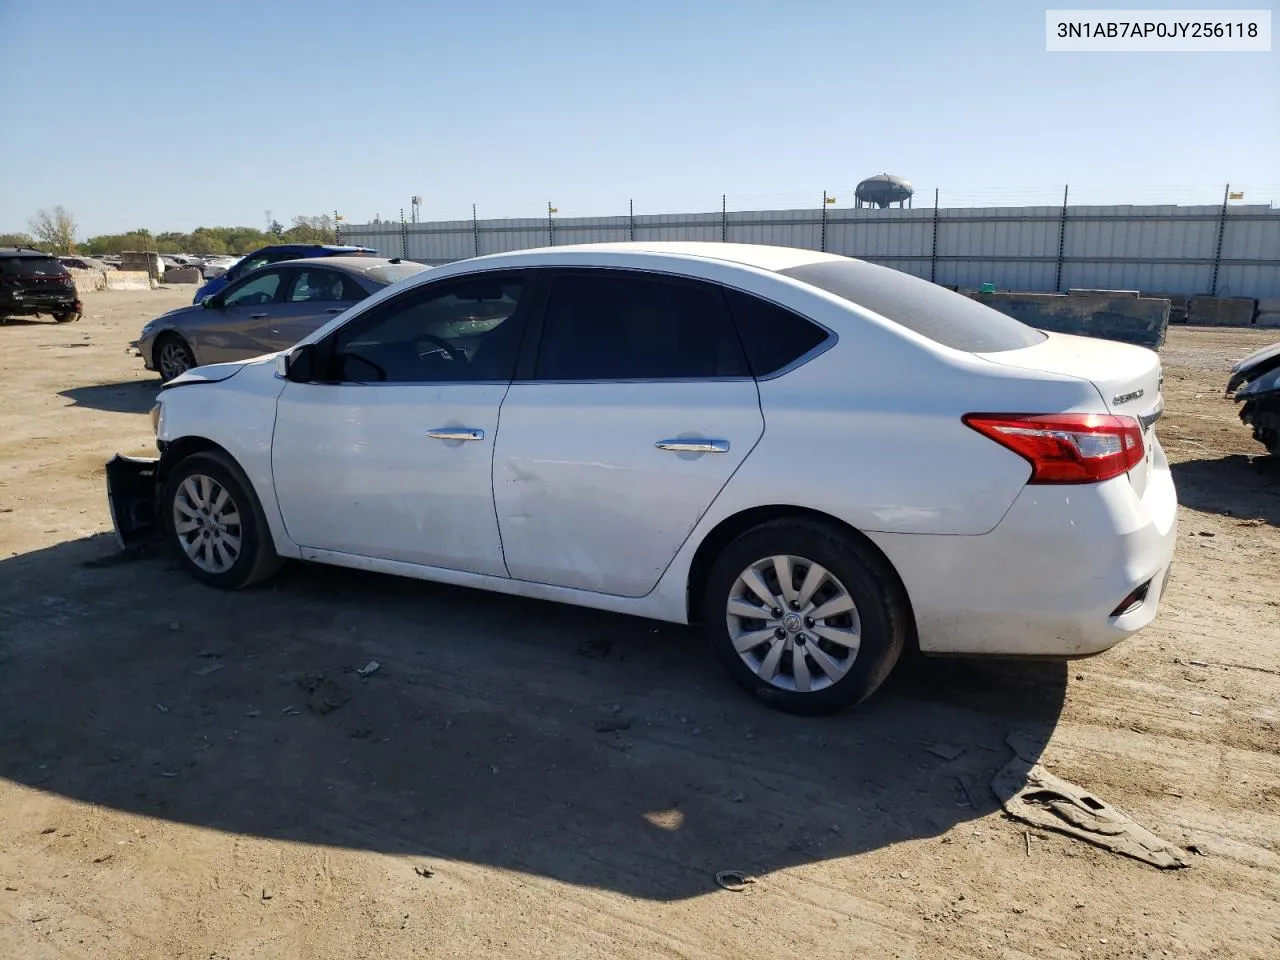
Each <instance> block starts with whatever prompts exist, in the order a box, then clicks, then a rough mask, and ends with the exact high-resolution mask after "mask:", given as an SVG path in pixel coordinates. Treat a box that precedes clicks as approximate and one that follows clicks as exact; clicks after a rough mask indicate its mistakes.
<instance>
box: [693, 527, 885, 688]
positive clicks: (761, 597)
mask: <svg viewBox="0 0 1280 960" xmlns="http://www.w3.org/2000/svg"><path fill="white" fill-rule="evenodd" d="M702 616H703V624H704V629H705V630H706V632H707V636H708V639H709V640H710V642H711V645H712V648H713V649H714V651H715V653H716V655H717V657H719V659H720V661H721V662H722V663H723V664H724V666H725V668H726V669H727V670H728V671H729V674H730V676H732V677H733V679H734V680H735V681H736V682H737V683H738V685H739V686H741V687H742V688H743V689H744V690H746V691H747V692H748V693H751V694H753V695H754V696H756V697H757V698H759V699H760V700H763V701H764V702H766V703H768V704H769V705H770V706H774V707H777V708H778V709H781V710H785V711H788V712H791V713H806V714H821V713H831V712H833V711H835V710H839V709H841V708H843V707H849V706H852V705H854V704H856V703H859V702H861V701H862V700H865V699H866V698H867V697H868V696H870V695H871V694H872V693H873V692H874V691H875V689H876V688H877V687H879V686H880V684H881V683H883V682H884V679H885V678H886V677H887V676H888V675H889V672H890V671H891V670H892V669H893V666H894V664H895V663H897V661H898V657H899V655H900V654H901V652H902V648H903V646H904V643H905V640H906V636H907V622H908V621H907V618H908V616H909V614H908V609H907V603H906V599H905V596H904V594H903V591H902V587H901V585H900V584H899V583H898V580H897V577H896V576H895V575H894V573H893V571H892V570H891V569H889V568H888V565H887V564H886V563H885V562H884V560H883V559H882V558H881V557H880V556H879V555H878V554H876V553H875V552H874V551H873V550H871V549H870V548H868V547H867V546H865V545H864V544H862V543H859V542H858V541H857V540H856V539H854V538H853V537H850V536H848V535H847V534H845V533H844V532H842V531H840V530H839V529H837V528H835V527H834V526H831V525H827V524H824V523H821V522H816V521H811V520H802V519H795V520H776V521H772V522H770V523H766V524H763V525H761V526H759V527H756V528H755V529H753V530H749V531H747V532H746V533H744V534H742V535H741V536H739V537H738V538H737V539H736V540H734V541H733V542H732V543H730V544H729V546H728V547H726V548H725V550H724V552H723V553H722V554H721V555H720V557H719V558H718V559H717V560H716V562H715V564H714V565H713V567H712V570H711V575H710V577H709V578H708V581H707V590H706V594H705V596H704V600H703V610H702Z"/></svg>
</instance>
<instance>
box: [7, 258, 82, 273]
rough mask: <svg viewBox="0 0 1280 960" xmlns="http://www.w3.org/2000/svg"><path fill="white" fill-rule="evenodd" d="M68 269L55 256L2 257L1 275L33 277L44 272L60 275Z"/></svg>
mask: <svg viewBox="0 0 1280 960" xmlns="http://www.w3.org/2000/svg"><path fill="white" fill-rule="evenodd" d="M66 272H67V271H66V270H65V269H64V268H63V266H62V264H60V263H59V262H58V261H57V260H55V259H54V258H53V257H0V276H3V277H31V276H35V275H37V274H43V275H45V276H49V277H60V276H62V275H63V274H65V273H66Z"/></svg>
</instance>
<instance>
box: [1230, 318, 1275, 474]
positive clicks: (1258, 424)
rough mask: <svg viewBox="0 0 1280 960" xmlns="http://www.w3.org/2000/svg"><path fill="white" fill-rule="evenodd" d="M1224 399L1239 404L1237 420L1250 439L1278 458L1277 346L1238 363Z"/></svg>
mask: <svg viewBox="0 0 1280 960" xmlns="http://www.w3.org/2000/svg"><path fill="white" fill-rule="evenodd" d="M1227 396H1229V397H1231V398H1232V399H1234V400H1235V401H1236V403H1239V404H1241V407H1240V419H1241V420H1242V421H1243V422H1244V423H1245V425H1246V426H1249V427H1252V428H1253V439H1255V440H1257V441H1258V442H1259V443H1260V444H1262V445H1263V446H1264V447H1266V448H1267V451H1268V452H1269V453H1270V454H1271V455H1272V456H1273V457H1280V343H1273V344H1272V345H1271V346H1269V347H1263V348H1262V349H1261V350H1256V351H1254V352H1253V353H1251V354H1249V355H1248V356H1247V357H1244V358H1243V359H1241V360H1238V361H1237V362H1236V365H1235V366H1233V367H1232V368H1231V378H1230V379H1229V380H1228V381H1227Z"/></svg>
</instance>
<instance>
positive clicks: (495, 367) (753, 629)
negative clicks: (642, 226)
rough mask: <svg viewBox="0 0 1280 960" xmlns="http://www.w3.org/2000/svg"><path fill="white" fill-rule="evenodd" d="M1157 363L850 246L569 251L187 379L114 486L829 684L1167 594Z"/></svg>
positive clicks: (768, 676) (312, 547)
mask: <svg viewBox="0 0 1280 960" xmlns="http://www.w3.org/2000/svg"><path fill="white" fill-rule="evenodd" d="M1161 380H1162V377H1161V371H1160V361H1159V359H1158V357H1157V356H1156V354H1155V353H1153V352H1152V351H1149V350H1145V349H1141V348H1139V347H1134V346H1128V345H1124V344H1118V343H1112V342H1108V341H1104V340H1097V339H1086V338H1080V337H1072V336H1064V335H1061V334H1056V333H1043V332H1041V331H1039V330H1035V329H1032V328H1031V327H1028V326H1025V325H1024V324H1022V323H1019V322H1017V321H1016V320H1013V319H1011V318H1009V317H1007V316H1005V315H1003V314H1001V313H997V312H996V311H994V310H991V309H989V308H987V307H985V306H983V305H981V304H979V303H977V302H975V301H973V300H970V299H968V298H966V297H963V296H960V295H958V294H955V293H952V292H950V291H948V290H945V289H943V288H942V287H938V286H934V285H933V284H931V283H928V282H926V281H924V280H919V279H916V278H915V277H911V276H908V275H907V274H904V273H900V272H897V271H895V270H890V269H887V268H885V267H880V266H875V265H872V264H869V263H865V262H862V261H858V260H851V259H848V258H844V257H838V256H832V255H829V254H821V253H815V252H813V251H809V250H798V249H791V248H782V247H764V246H752V245H746V244H720V243H629V244H597V245H590V246H575V247H555V248H549V249H542V250H526V251H520V252H515V253H507V254H499V255H495V256H486V257H479V258H476V259H473V260H467V261H463V262H460V263H454V264H451V265H448V266H443V267H439V268H436V269H434V270H431V271H429V272H425V273H423V274H420V275H418V276H415V277H412V278H409V279H407V280H404V281H401V282H399V283H397V284H394V285H392V286H390V287H387V288H385V289H384V290H382V291H381V292H379V293H377V294H375V295H374V296H372V297H370V298H368V299H367V300H365V301H364V302H362V303H360V304H358V305H357V306H355V307H353V308H352V309H350V310H348V311H346V312H345V313H344V314H342V315H341V316H339V317H337V318H335V319H334V320H333V321H332V322H331V323H329V324H328V325H326V326H324V327H321V328H320V329H319V330H317V331H316V332H315V333H314V334H312V335H311V336H309V337H308V338H307V339H305V340H304V341H302V342H301V343H300V344H298V345H297V346H294V347H293V348H291V349H290V350H288V351H285V352H284V353H280V354H272V355H269V356H265V357H260V358H257V359H253V360H249V361H247V362H239V363H221V364H215V365H212V366H206V367H200V368H197V369H195V370H192V371H191V372H189V373H187V374H184V375H183V376H180V377H178V378H177V379H175V380H173V381H171V382H170V383H168V384H167V385H166V386H165V388H164V389H163V391H162V392H161V394H160V398H159V402H158V404H157V407H156V409H155V410H154V411H153V420H154V423H155V427H156V434H157V440H158V446H159V449H160V457H159V459H158V460H130V459H126V458H119V457H117V458H116V459H115V460H113V461H112V463H111V464H110V465H109V467H110V468H109V470H108V487H109V492H110V495H111V502H112V512H113V516H114V519H115V523H116V529H117V534H118V536H119V538H120V539H121V542H122V543H126V544H127V543H129V542H131V541H132V540H133V539H134V538H135V537H138V536H140V535H142V534H143V533H144V532H146V531H147V530H148V528H152V529H158V530H159V531H160V532H161V533H162V534H163V536H164V537H165V538H167V539H168V540H169V541H170V542H171V543H172V545H173V546H174V547H175V548H176V550H177V553H178V555H179V557H180V558H181V560H182V562H183V563H184V564H185V566H186V568H187V569H188V570H189V571H190V572H191V573H192V575H194V576H195V577H197V578H198V579H200V580H202V581H204V582H205V583H207V584H209V585H211V586H214V587H220V588H226V589H235V588H239V587H246V586H248V585H250V584H253V583H257V582H259V581H261V580H264V579H265V578H267V577H269V576H270V575H271V574H273V573H274V572H275V571H276V570H277V569H278V568H279V567H280V565H281V564H282V563H283V561H284V560H285V559H288V558H300V559H303V560H309V561H315V562H319V563H327V564H335V565H338V566H342V567H352V568H356V569H361V570H374V571H381V572H384V573H390V574H399V575H401V576H408V577H418V578H421V579H424V580H435V581H440V582H443V583H449V584H458V585H460V586H466V587H479V588H482V589H488V590H495V591H499V592H502V593H511V594H518V595H520V596H526V597H536V598H541V599H545V600H555V601H560V602H563V603H570V604H578V605H580V606H585V607H597V608H600V609H604V610H613V611H618V612H621V613H629V614H636V615H638V616H643V617H652V618H656V619H660V620H668V621H674V622H678V623H686V622H691V623H698V624H701V626H702V629H703V630H704V631H705V633H706V635H707V637H708V638H709V640H710V643H711V647H712V649H713V650H714V651H715V654H716V655H717V656H718V657H719V659H720V660H721V661H722V662H723V664H724V666H725V667H726V668H727V669H728V671H729V673H730V674H731V675H732V677H733V678H734V680H735V681H736V682H737V683H739V684H740V685H741V686H742V687H744V688H745V689H747V690H748V691H750V692H751V693H753V694H755V695H756V696H758V697H760V698H761V699H763V700H766V701H767V702H769V703H771V704H773V705H775V706H777V707H780V708H782V709H786V710H792V711H797V712H805V713H820V712H826V711H830V710H834V709H837V708H839V707H843V706H846V705H849V704H853V703H856V702H858V701H860V700H862V699H863V698H865V697H866V696H868V695H869V694H870V693H871V692H872V691H873V690H875V689H876V687H877V686H878V685H879V684H880V683H881V682H882V681H883V680H884V679H885V677H886V676H887V675H888V674H889V672H890V670H891V669H892V668H893V666H894V664H895V662H896V661H897V660H898V656H899V653H900V652H901V651H902V649H903V647H904V645H906V644H908V643H913V642H918V644H919V647H920V649H921V650H922V651H923V652H924V653H927V654H943V655H995V656H1016V657H1022V656H1035V657H1063V658H1069V657H1079V656H1085V655H1089V654H1094V653H1098V652H1100V651H1103V650H1106V649H1107V648H1109V647H1111V646H1112V645H1114V644H1116V643H1118V642H1119V641H1120V640H1122V639H1124V638H1125V637H1127V636H1129V635H1130V634H1132V633H1133V632H1134V631H1136V630H1139V629H1140V628H1142V627H1143V626H1145V625H1146V624H1147V623H1149V622H1150V621H1151V620H1152V618H1153V617H1155V615H1156V610H1157V607H1158V606H1159V603H1160V598H1161V593H1162V591H1163V589H1164V586H1165V583H1166V581H1167V578H1168V571H1169V565H1170V560H1171V558H1172V555H1173V550H1174V541H1175V539H1176V527H1175V519H1176V510H1177V502H1176V497H1175V493H1174V486H1173V479H1172V476H1171V474H1170V472H1169V465H1168V462H1167V461H1166V459H1165V455H1164V452H1163V450H1161V448H1160V444H1159V442H1158V441H1157V440H1156V435H1155V431H1154V429H1153V424H1154V422H1155V420H1156V418H1157V417H1158V416H1159V415H1160V412H1161V409H1162V398H1161V393H1160V389H1161ZM459 602H463V603H476V602H477V601H476V600H475V599H474V596H473V595H472V594H469V593H468V594H466V595H461V594H460V595H459Z"/></svg>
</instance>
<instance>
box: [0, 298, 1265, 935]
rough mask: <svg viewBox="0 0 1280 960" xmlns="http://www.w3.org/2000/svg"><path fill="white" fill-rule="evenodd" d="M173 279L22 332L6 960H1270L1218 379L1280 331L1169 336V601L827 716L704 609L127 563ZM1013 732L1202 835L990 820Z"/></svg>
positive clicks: (11, 565)
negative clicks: (761, 684)
mask: <svg viewBox="0 0 1280 960" xmlns="http://www.w3.org/2000/svg"><path fill="white" fill-rule="evenodd" d="M189 297H190V288H175V289H173V290H161V291H157V292H139V293H109V294H98V295H93V296H90V297H88V298H87V299H86V316H85V318H84V319H83V320H82V321H81V322H79V323H74V324H70V325H66V326H55V325H54V324H52V323H49V322H47V321H41V322H29V323H28V322H21V321H10V323H9V324H8V325H6V326H4V327H0V343H2V346H0V377H2V382H3V402H2V403H0V956H3V957H12V958H15V960H18V958H22V960H44V958H53V957H76V958H81V957H83V958H120V960H124V958H128V960H173V958H192V960H195V958H200V960H242V958H293V957H298V958H312V957H317V958H318V957H333V958H344V960H345V958H358V957H382V958H401V957H418V956H431V957H449V958H469V957H572V958H589V957H626V958H631V957H635V958H639V957H644V958H651V957H683V958H708V960H709V958H723V957H766V956H767V957H771V958H778V957H803V958H807V960H819V958H828V957H830V958H842V960H846V958H849V957H860V958H861V957H868V958H870V957H903V958H914V957H919V958H930V960H933V958H964V957H1002V958H1005V957H1008V958H1017V957H1026V958H1066V957H1091V958H1094V957H1176V958H1180V960H1185V958H1193V957H1204V958H1208V957H1213V958H1223V957H1241V958H1268V960H1269V958H1274V957H1276V956H1280V469H1277V467H1276V465H1275V464H1273V463H1271V462H1269V461H1264V460H1261V459H1255V457H1256V455H1257V454H1259V453H1261V452H1262V448H1261V447H1260V446H1258V445H1257V444H1255V443H1254V442H1253V441H1252V440H1251V439H1250V437H1249V435H1248V433H1247V431H1246V430H1245V428H1244V427H1243V426H1242V425H1241V424H1240V423H1239V421H1238V420H1237V419H1236V416H1235V410H1234V406H1233V404H1232V403H1230V402H1229V401H1227V400H1224V399H1223V398H1222V395H1221V392H1222V387H1223V383H1224V380H1225V372H1226V369H1227V366H1228V365H1229V363H1230V361H1231V359H1232V358H1235V357H1239V356H1241V355H1243V354H1244V353H1245V352H1247V351H1249V350H1251V349H1253V348H1255V347H1257V346H1259V345H1261V344H1264V343H1266V342H1269V341H1271V340H1274V339H1275V338H1276V336H1277V333H1275V332H1271V331H1252V330H1231V329H1216V330H1210V329H1187V328H1175V329H1174V330H1172V331H1171V335H1170V343H1169V346H1168V347H1167V348H1166V349H1165V351H1164V355H1165V362H1166V375H1167V379H1166V383H1165V392H1166V397H1167V401H1168V413H1167V415H1166V416H1165V418H1164V419H1163V420H1162V421H1161V423H1160V425H1159V431H1160V434H1161V437H1162V438H1163V442H1164V444H1165V448H1166V450H1167V451H1168V453H1169V456H1170V459H1171V460H1173V461H1174V462H1175V470H1176V475H1177V476H1176V479H1177V483H1178V487H1179V497H1180V500H1181V502H1182V504H1183V507H1182V510H1181V528H1180V534H1179V540H1180V544H1179V549H1178V556H1177V560H1176V563H1175V567H1174V573H1173V579H1172V582H1171V585H1170V588H1169V592H1168V596H1167V601H1166V606H1165V607H1164V609H1163V611H1162V613H1161V615H1160V617H1159V619H1158V621H1157V622H1156V623H1155V625H1154V626H1153V627H1151V628H1149V629H1148V630H1146V631H1145V632H1143V633H1141V634H1139V635H1138V636H1136V637H1134V638H1132V639H1131V640H1129V641H1127V642H1126V643H1124V644H1121V645H1120V646H1119V647H1117V648H1116V649H1115V650H1113V651H1111V652H1109V653H1107V654H1105V655H1103V656H1100V657H1097V658H1094V659H1090V660H1085V661H1080V662H1076V663H1073V664H1069V665H1063V664H997V663H973V662H961V663H951V662H941V661H921V662H916V661H913V662H910V663H907V664H904V665H903V666H902V667H901V668H900V669H899V671H898V672H897V673H896V674H895V676H894V678H892V679H891V681H890V683H889V684H888V686H887V687H886V689H885V690H883V691H882V692H881V694H880V695H878V696H877V697H876V698H874V699H873V700H872V701H871V702H869V703H867V704H866V705H865V706H864V707H863V708H861V709H859V710H857V711H855V712H853V713H849V714H845V715H842V716H839V717H835V718H829V719H826V720H816V721H815V720H804V719H798V718H791V717H785V716H781V715H777V714H775V713H772V712H770V711H768V710H766V709H764V708H762V707H759V706H757V705H755V704H754V703H753V702H751V701H750V700H749V699H747V698H746V697H744V696H742V695H741V694H740V693H739V692H738V691H737V689H736V688H733V687H731V686H730V685H729V683H728V681H727V680H726V679H725V678H723V677H722V676H721V674H720V671H719V669H718V668H717V667H716V666H715V665H714V664H713V663H712V662H711V659H710V657H709V656H708V655H706V653H705V652H704V650H703V649H702V647H701V645H700V644H699V642H698V640H697V637H696V636H695V635H694V634H693V633H692V632H691V631H689V630H686V629H683V628H676V627H671V626H664V625H660V624H654V623H649V622H645V621H638V620H630V619H626V618H622V617H616V616H610V615H605V614H599V613H591V612H585V611H581V610H575V609H571V608H567V607H559V606H554V605H551V604H544V603H536V602H532V601H523V600H516V599H510V598H502V597H496V596H492V595H487V594H481V593H475V592H471V591H468V590H462V589H455V588H447V587H440V586H433V585H429V584H422V583H417V582H410V581H401V580H395V579H390V578H384V577H376V576H371V575H368V576H366V575H359V574H356V573H353V572H350V571H345V570H336V569H322V568H307V567H303V566H301V565H298V566H294V567H291V568H288V569H287V570H286V572H285V573H284V575H282V577H281V578H280V579H278V580H276V581H273V582H272V584H270V585H269V586H267V587H265V588H262V589H258V590H254V591H250V592H246V593H243V594H234V595H225V594H220V593H216V592H214V591H211V590H208V589H205V588H203V587H201V586H199V585H197V584H196V583H194V582H193V581H191V580H190V579H189V578H188V577H187V576H186V575H185V574H183V573H182V572H181V571H179V570H178V569H177V568H176V567H175V566H173V565H172V564H171V563H170V562H169V560H168V559H167V558H166V557H165V556H163V555H158V554H157V555H150V556H144V557H143V558H141V559H136V560H127V559H124V558H122V557H121V556H120V555H119V554H118V552H117V550H116V547H115V543H114V540H113V538H112V537H111V536H110V534H109V529H110V524H109V521H108V517H107V511H106V500H105V494H104V489H103V469H102V467H103V462H104V461H105V460H106V459H107V458H108V457H109V456H111V455H112V454H113V453H115V452H117V451H119V452H125V453H138V454H146V453H148V452H150V451H152V450H153V449H154V448H153V447H152V437H151V430H150V425H149V423H148V421H147V415H146V412H147V410H148V409H149V408H150V406H151V403H152V399H153V397H154V396H155V392H156V389H155V388H156V386H157V381H156V380H155V378H154V375H152V374H149V373H146V372H145V371H143V370H142V368H141V363H140V361H138V360H137V359H136V358H133V357H130V356H128V355H127V354H126V353H125V345H126V343H127V342H128V340H130V339H132V337H134V336H136V334H137V332H138V329H139V328H140V326H141V324H142V322H143V321H144V320H146V319H148V318H149V317H151V316H154V315H156V314H158V313H159V312H161V311H162V310H163V309H166V308H168V307H171V306H176V305H178V304H180V303H182V302H183V301H184V300H186V299H187V298H189ZM370 660H377V661H378V662H379V663H380V664H381V667H380V669H379V670H377V671H376V672H375V673H373V674H372V675H370V676H368V677H361V676H360V675H359V674H357V673H356V672H355V668H357V667H360V666H362V665H364V664H366V663H368V662H369V661H370ZM1011 732H1013V733H1017V734H1019V735H1021V736H1023V737H1027V738H1032V739H1034V740H1036V742H1037V743H1038V745H1039V747H1040V749H1041V751H1042V759H1043V762H1044V763H1045V764H1046V766H1047V767H1048V768H1049V769H1050V770H1051V771H1053V772H1055V773H1057V774H1058V775H1059V776H1062V777H1066V778H1067V779H1070V780H1072V781H1074V782H1076V783H1078V784H1080V785H1082V786H1085V787H1087V788H1088V789H1089V790H1091V791H1094V792H1096V794H1097V795H1098V796H1100V797H1102V798H1103V799H1105V800H1107V801H1109V802H1111V803H1113V804H1115V805H1117V806H1119V807H1120V808H1122V809H1124V810H1126V811H1128V812H1129V813H1131V814H1132V815H1133V816H1134V817H1135V818H1136V819H1138V820H1139V821H1140V822H1141V823H1143V824H1144V825H1145V826H1146V827H1148V828H1149V829H1150V830H1152V831H1154V832H1155V833H1157V834H1159V835H1160V836H1162V837H1164V838H1165V839H1167V840H1169V841H1171V842H1174V843H1177V844H1180V845H1183V846H1191V847H1194V848H1195V849H1196V850H1198V851H1199V852H1200V855H1197V856H1195V857H1194V858H1193V864H1192V866H1191V867H1190V868H1189V869H1185V870H1178V871H1169V872H1162V871H1159V870H1157V869H1155V868H1153V867H1150V866H1147V865H1145V864H1142V863H1139V862H1137V861H1134V860H1128V859H1124V858H1121V857H1119V856H1116V855H1114V854H1111V853H1108V852H1105V851H1102V850H1099V849H1096V848H1094V847H1090V846H1087V845H1085V844H1083V843H1080V842H1078V841H1075V840H1071V839H1068V838H1066V837H1062V836H1058V835H1055V834H1049V833H1042V832H1040V831H1037V830H1031V831H1026V830H1024V827H1023V826H1022V825H1021V824H1018V823H1016V822H1013V821H1011V820H1009V819H1007V818H1005V817H1004V816H1003V815H1002V813H1001V812H1000V810H999V807H998V804H997V803H996V800H995V798H994V796H993V794H992V793H991V790H990V788H989V784H990V781H991V778H992V776H993V775H994V774H995V773H996V772H997V771H998V770H999V769H1000V768H1001V767H1002V766H1003V765H1004V764H1005V763H1006V762H1007V761H1008V760H1009V759H1010V757H1011V755H1012V754H1011V752H1010V750H1009V748H1008V747H1007V746H1006V742H1005V738H1006V736H1007V735H1009V734H1010V733H1011ZM931 747H934V748H937V749H938V750H939V752H940V753H941V754H945V755H947V756H952V755H953V754H955V753H956V751H959V752H958V755H954V758H953V759H945V758H944V756H940V755H938V754H936V753H934V752H931V750H930V748H931ZM952 748H953V749H952ZM1028 838H1029V839H1028ZM726 869H737V870H743V871H746V872H747V873H749V874H751V875H754V876H755V877H756V882H755V883H754V884H751V885H749V886H747V887H746V889H745V890H744V891H743V892H740V893H733V892H727V891H723V890H720V889H719V888H717V886H716V883H715V879H714V876H715V873H716V871H719V870H726Z"/></svg>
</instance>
